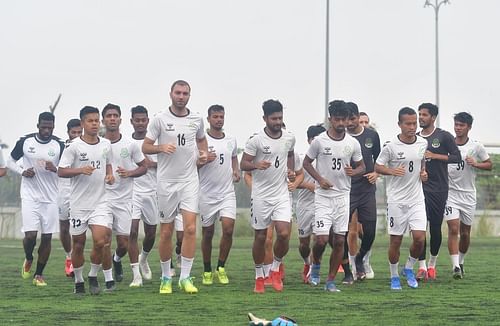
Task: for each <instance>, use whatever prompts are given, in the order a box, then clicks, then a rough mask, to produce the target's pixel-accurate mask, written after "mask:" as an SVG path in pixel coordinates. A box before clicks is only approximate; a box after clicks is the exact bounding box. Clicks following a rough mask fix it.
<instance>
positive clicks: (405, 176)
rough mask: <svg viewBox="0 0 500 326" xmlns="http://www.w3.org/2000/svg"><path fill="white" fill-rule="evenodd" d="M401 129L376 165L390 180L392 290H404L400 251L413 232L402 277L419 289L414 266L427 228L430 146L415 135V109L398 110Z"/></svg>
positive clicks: (389, 220)
mask: <svg viewBox="0 0 500 326" xmlns="http://www.w3.org/2000/svg"><path fill="white" fill-rule="evenodd" d="M398 125H399V128H400V129H401V133H400V134H399V135H398V136H397V137H395V138H394V139H393V140H392V141H390V142H388V143H387V144H386V145H385V146H384V148H382V152H381V153H380V155H379V157H378V158H377V161H376V163H375V171H376V172H377V173H380V174H383V175H386V176H387V226H388V233H389V236H390V240H389V250H388V256H389V266H390V271H391V289H392V290H401V282H400V280H399V271H398V268H399V267H398V265H399V255H400V252H399V249H400V247H401V242H402V240H403V234H404V233H405V232H406V230H407V229H409V230H410V232H411V235H412V244H411V246H410V255H409V256H408V260H407V261H406V264H405V267H404V269H403V274H404V275H405V276H406V280H407V283H408V286H409V287H410V288H414V289H415V288H417V287H418V282H417V280H416V279H415V274H414V273H413V266H414V265H415V263H416V262H417V259H418V257H419V255H420V253H421V252H422V250H423V247H424V242H425V229H426V227H427V221H426V216H425V199H424V193H423V190H422V182H425V181H426V180H427V172H426V171H425V161H424V158H425V157H424V154H425V151H426V148H427V142H426V141H425V139H423V138H421V137H419V136H417V135H416V134H415V132H416V130H417V113H416V112H415V110H413V109H412V108H408V107H405V108H402V109H401V110H399V114H398Z"/></svg>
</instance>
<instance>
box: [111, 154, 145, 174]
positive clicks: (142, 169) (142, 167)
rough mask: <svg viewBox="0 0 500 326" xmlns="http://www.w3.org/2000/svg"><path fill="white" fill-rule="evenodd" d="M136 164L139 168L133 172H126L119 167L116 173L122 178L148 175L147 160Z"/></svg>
mask: <svg viewBox="0 0 500 326" xmlns="http://www.w3.org/2000/svg"><path fill="white" fill-rule="evenodd" d="M136 164H137V165H138V167H137V168H135V169H133V170H125V169H124V168H122V167H121V166H119V167H118V169H116V172H117V173H118V175H119V176H120V177H121V178H137V177H140V176H142V175H144V174H146V172H147V171H148V166H147V162H146V159H144V160H142V161H141V162H139V163H136Z"/></svg>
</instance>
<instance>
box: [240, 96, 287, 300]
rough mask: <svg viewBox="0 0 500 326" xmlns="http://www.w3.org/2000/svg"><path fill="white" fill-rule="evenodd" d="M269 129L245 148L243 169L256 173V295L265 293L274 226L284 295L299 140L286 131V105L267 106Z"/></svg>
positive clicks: (274, 274) (277, 279) (275, 266)
mask: <svg viewBox="0 0 500 326" xmlns="http://www.w3.org/2000/svg"><path fill="white" fill-rule="evenodd" d="M262 109H263V111H264V116H263V119H264V122H265V123H266V127H265V128H264V130H262V131H261V132H259V133H258V134H257V135H255V136H253V137H252V138H250V139H249V140H248V142H247V144H246V146H245V150H244V153H243V156H242V158H241V163H240V167H241V169H242V170H243V171H251V172H252V195H251V200H252V204H251V205H252V207H251V215H252V216H251V218H252V227H253V228H254V231H255V237H254V242H253V248H252V255H253V259H254V263H255V288H254V292H255V293H264V291H265V289H264V276H265V275H264V270H263V266H262V264H263V262H264V256H265V242H266V234H267V228H268V227H269V225H271V223H272V222H274V227H275V230H276V241H275V243H274V258H273V262H272V266H271V272H270V276H271V280H272V285H273V288H274V289H275V290H276V291H283V281H282V279H281V274H280V272H279V268H280V265H281V261H282V260H283V257H285V255H286V254H287V252H288V247H289V246H288V245H289V239H290V219H291V217H292V210H291V203H290V195H289V193H288V183H287V177H288V179H289V181H292V182H293V181H294V180H295V173H294V153H293V148H294V146H295V137H294V136H293V134H292V133H290V132H288V131H286V130H283V129H282V123H283V105H282V104H281V103H280V102H279V101H276V100H267V101H265V102H264V103H263V105H262Z"/></svg>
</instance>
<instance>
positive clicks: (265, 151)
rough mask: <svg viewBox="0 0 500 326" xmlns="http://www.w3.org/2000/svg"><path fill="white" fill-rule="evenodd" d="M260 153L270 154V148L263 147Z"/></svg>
mask: <svg viewBox="0 0 500 326" xmlns="http://www.w3.org/2000/svg"><path fill="white" fill-rule="evenodd" d="M262 153H263V154H271V146H268V145H264V147H263V148H262Z"/></svg>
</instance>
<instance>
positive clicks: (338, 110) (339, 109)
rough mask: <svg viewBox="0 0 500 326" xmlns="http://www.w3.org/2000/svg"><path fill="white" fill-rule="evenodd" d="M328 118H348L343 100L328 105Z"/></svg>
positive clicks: (347, 110)
mask: <svg viewBox="0 0 500 326" xmlns="http://www.w3.org/2000/svg"><path fill="white" fill-rule="evenodd" d="M328 113H329V114H330V117H348V116H349V109H348V108H347V106H346V103H345V102H344V101H343V100H334V101H331V102H330V103H328Z"/></svg>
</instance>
